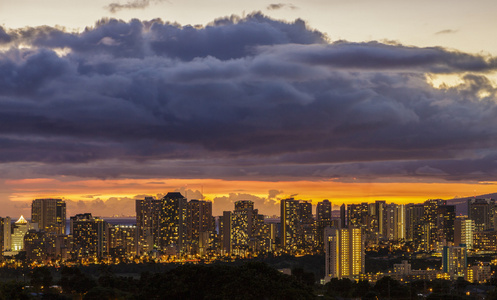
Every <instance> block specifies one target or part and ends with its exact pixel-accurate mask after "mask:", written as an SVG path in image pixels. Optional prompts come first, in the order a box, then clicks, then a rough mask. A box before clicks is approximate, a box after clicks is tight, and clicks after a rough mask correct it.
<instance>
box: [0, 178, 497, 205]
mask: <svg viewBox="0 0 497 300" xmlns="http://www.w3.org/2000/svg"><path fill="white" fill-rule="evenodd" d="M5 184H6V185H7V186H8V187H9V188H10V190H11V191H12V193H11V194H10V197H9V199H10V200H12V201H32V200H33V199H35V198H43V197H60V198H64V199H69V200H74V201H79V200H83V201H91V200H92V199H96V198H99V199H101V200H104V201H105V200H106V199H108V198H111V197H117V198H120V197H129V198H134V197H135V196H137V195H157V194H165V193H167V192H170V191H174V190H177V189H181V188H184V189H187V190H193V191H199V192H200V191H202V190H203V192H204V197H205V199H207V200H213V199H214V198H215V197H220V196H227V195H229V194H230V193H241V194H245V193H246V194H251V195H255V196H258V197H261V198H266V197H267V196H268V191H269V190H278V191H282V193H281V194H279V195H278V198H288V197H290V196H292V195H295V198H296V199H299V200H312V201H313V203H314V204H316V202H317V201H320V200H323V199H329V200H330V201H332V203H333V204H334V205H339V204H342V203H345V204H349V203H358V202H372V201H375V200H386V201H387V202H395V203H403V204H406V203H415V202H422V201H425V200H427V199H437V198H441V199H451V198H455V197H468V196H473V195H481V194H489V193H494V192H497V190H496V186H495V183H493V182H485V183H419V182H414V183H395V182H394V183H384V182H381V183H377V182H374V183H357V182H336V181H275V182H267V181H265V182H262V181H228V180H221V179H110V180H98V179H89V180H81V179H74V180H68V179H67V178H64V179H63V180H60V179H42V178H40V179H23V180H9V181H5ZM188 198H189V199H190V197H188Z"/></svg>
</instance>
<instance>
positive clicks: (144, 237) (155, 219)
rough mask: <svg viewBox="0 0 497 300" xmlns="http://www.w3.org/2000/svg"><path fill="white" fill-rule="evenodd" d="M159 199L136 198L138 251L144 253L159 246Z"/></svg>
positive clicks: (160, 202)
mask: <svg viewBox="0 0 497 300" xmlns="http://www.w3.org/2000/svg"><path fill="white" fill-rule="evenodd" d="M161 204H162V201H161V200H157V199H154V198H153V197H145V199H143V200H141V199H140V200H136V228H137V231H138V233H137V234H138V237H139V240H138V253H140V254H141V253H146V252H149V251H151V250H153V249H154V248H158V246H159V234H160V231H159V225H160V222H159V215H160V211H161Z"/></svg>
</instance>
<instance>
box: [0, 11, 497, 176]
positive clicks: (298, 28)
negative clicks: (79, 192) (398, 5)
mask: <svg viewBox="0 0 497 300" xmlns="http://www.w3.org/2000/svg"><path fill="white" fill-rule="evenodd" d="M21 45H22V46H26V45H28V46H31V48H29V49H26V48H22V47H21ZM0 46H3V47H7V48H8V49H9V50H6V51H4V52H1V53H0V161H1V162H2V163H4V168H5V169H8V167H9V166H11V165H12V164H32V165H31V167H30V168H31V170H33V172H38V173H40V174H47V175H76V176H85V177H86V176H88V177H101V178H106V177H109V176H127V177H147V176H165V177H181V178H211V177H213V178H225V179H232V178H242V177H243V178H247V179H264V180H278V179H280V178H285V179H286V178H288V179H292V178H307V179H312V178H330V177H331V178H343V179H344V180H346V178H349V177H364V178H377V177H388V176H409V177H423V178H441V179H451V180H495V179H497V176H496V175H497V172H496V171H497V163H496V157H497V151H496V150H495V149H496V146H497V138H496V137H497V120H496V118H495V116H496V115H497V114H496V113H497V111H496V110H497V105H496V102H495V96H496V94H495V92H496V91H495V88H494V87H493V86H492V85H491V83H490V81H489V80H488V78H487V77H486V75H485V74H487V73H488V72H494V71H495V70H496V68H497V60H496V59H495V58H493V57H483V56H478V55H472V54H467V53H460V52H455V51H448V50H445V49H443V48H417V47H407V46H402V45H385V44H381V43H376V42H375V43H373V42H371V43H348V42H344V41H340V42H335V43H329V42H328V41H327V39H326V37H325V36H324V35H323V34H321V33H320V32H317V31H313V30H310V29H308V28H307V27H306V24H305V23H304V22H303V21H301V20H297V21H295V22H293V23H285V22H281V21H275V20H272V19H269V18H267V17H265V16H263V15H261V14H252V15H249V16H248V17H246V18H243V19H240V18H237V17H231V18H224V19H219V20H216V21H214V22H213V23H212V24H210V25H209V26H206V27H205V28H194V27H191V26H184V27H182V26H179V25H177V24H171V23H164V22H162V21H161V20H152V21H138V20H132V21H130V22H122V21H118V20H102V21H100V22H99V23H97V25H96V26H95V27H94V28H87V29H86V30H85V31H84V32H82V33H69V32H65V31H63V30H60V29H56V28H50V27H38V28H24V29H17V30H6V29H1V28H0ZM61 52H64V53H65V55H61V54H60V53H61ZM58 53H59V54H58ZM427 73H439V74H452V73H457V74H459V73H461V74H465V75H464V83H462V84H460V85H459V86H456V87H451V88H445V89H435V88H433V87H432V86H430V85H429V84H428V83H427V82H426V74H427ZM12 172H14V171H11V173H10V174H12ZM3 174H4V175H3V176H10V175H6V174H9V172H7V173H3Z"/></svg>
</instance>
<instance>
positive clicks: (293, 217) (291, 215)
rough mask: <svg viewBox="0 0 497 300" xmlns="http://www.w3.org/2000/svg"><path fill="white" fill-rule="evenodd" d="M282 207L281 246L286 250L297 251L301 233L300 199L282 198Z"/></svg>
mask: <svg viewBox="0 0 497 300" xmlns="http://www.w3.org/2000/svg"><path fill="white" fill-rule="evenodd" d="M280 208H281V215H280V216H281V239H280V241H281V248H282V249H284V250H286V251H295V250H296V249H297V243H298V234H299V215H298V211H299V201H298V200H295V199H293V198H289V199H284V200H281V202H280Z"/></svg>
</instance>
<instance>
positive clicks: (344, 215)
mask: <svg viewBox="0 0 497 300" xmlns="http://www.w3.org/2000/svg"><path fill="white" fill-rule="evenodd" d="M346 218H347V206H346V205H345V203H342V205H340V227H341V228H346V227H347V219H346Z"/></svg>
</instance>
